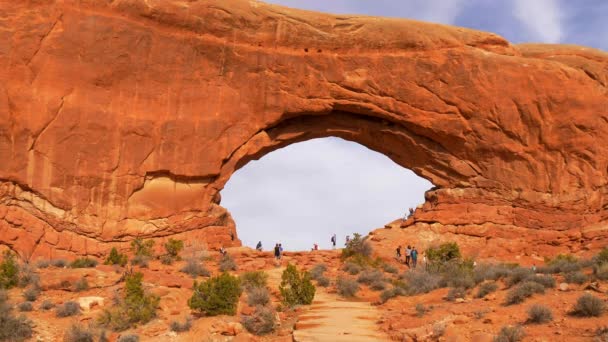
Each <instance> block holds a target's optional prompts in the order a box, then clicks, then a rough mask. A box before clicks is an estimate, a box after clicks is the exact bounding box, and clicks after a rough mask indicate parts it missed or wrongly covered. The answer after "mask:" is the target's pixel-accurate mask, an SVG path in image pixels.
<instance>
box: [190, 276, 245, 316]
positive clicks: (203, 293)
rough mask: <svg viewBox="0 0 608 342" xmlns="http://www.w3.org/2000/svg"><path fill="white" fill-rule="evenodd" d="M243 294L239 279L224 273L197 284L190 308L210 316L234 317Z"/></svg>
mask: <svg viewBox="0 0 608 342" xmlns="http://www.w3.org/2000/svg"><path fill="white" fill-rule="evenodd" d="M241 292H242V290H241V282H240V280H239V278H237V277H234V276H232V275H230V274H228V273H225V272H224V273H222V274H221V275H219V276H217V277H212V278H210V279H209V280H207V281H203V282H202V283H200V284H197V283H196V282H195V283H194V293H193V294H192V297H190V299H189V300H188V306H189V307H190V308H191V309H192V310H197V311H200V312H202V313H205V314H206V315H208V316H217V315H234V314H235V313H236V306H237V303H238V301H239V297H240V296H241Z"/></svg>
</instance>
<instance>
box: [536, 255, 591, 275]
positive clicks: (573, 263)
mask: <svg viewBox="0 0 608 342" xmlns="http://www.w3.org/2000/svg"><path fill="white" fill-rule="evenodd" d="M545 263H546V265H545V266H543V267H539V268H538V272H540V273H551V274H556V273H567V272H574V271H578V270H580V269H581V268H582V265H581V263H580V262H579V261H578V260H577V259H576V258H575V257H574V256H573V255H570V254H560V255H558V256H557V257H555V258H554V259H549V260H545Z"/></svg>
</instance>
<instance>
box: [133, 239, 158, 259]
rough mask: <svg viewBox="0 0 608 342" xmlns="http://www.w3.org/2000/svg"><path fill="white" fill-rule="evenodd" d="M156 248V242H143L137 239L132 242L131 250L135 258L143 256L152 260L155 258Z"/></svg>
mask: <svg viewBox="0 0 608 342" xmlns="http://www.w3.org/2000/svg"><path fill="white" fill-rule="evenodd" d="M152 247H154V240H145V241H144V240H142V239H140V238H137V239H135V240H133V241H131V250H132V251H133V254H134V255H135V256H143V257H148V258H151V257H153V256H154V251H153V250H152Z"/></svg>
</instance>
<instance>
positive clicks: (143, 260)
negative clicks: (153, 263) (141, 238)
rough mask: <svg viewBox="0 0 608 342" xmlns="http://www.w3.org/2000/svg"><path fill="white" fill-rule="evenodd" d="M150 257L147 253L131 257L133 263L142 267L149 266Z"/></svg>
mask: <svg viewBox="0 0 608 342" xmlns="http://www.w3.org/2000/svg"><path fill="white" fill-rule="evenodd" d="M149 262H150V257H147V256H145V255H136V256H134V257H133V258H132V259H131V265H134V266H139V267H141V268H148V264H149Z"/></svg>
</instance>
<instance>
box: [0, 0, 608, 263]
mask: <svg viewBox="0 0 608 342" xmlns="http://www.w3.org/2000/svg"><path fill="white" fill-rule="evenodd" d="M607 84H608V55H607V54H606V53H604V52H601V51H598V50H593V49H589V48H584V47H578V46H561V45H555V46H554V45H511V44H510V43H509V42H507V41H506V40H504V39H503V38H501V37H499V36H497V35H495V34H491V33H485V32H478V31H473V30H468V29H463V28H457V27H449V26H442V25H435V24H429V23H422V22H415V21H409V20H397V19H383V18H372V17H357V16H331V15H325V14H320V13H313V12H306V11H299V10H292V9H288V8H284V7H279V6H273V5H267V4H264V3H262V2H256V1H245V0H201V1H177V0H171V1H167V0H165V1H155V0H147V1H146V0H115V1H98V0H43V1H0V160H1V161H2V162H1V163H0V180H1V184H0V244H2V245H5V246H8V247H9V248H12V249H15V250H18V251H19V252H20V253H21V254H22V255H25V256H28V257H29V256H45V257H54V256H58V255H76V254H80V255H81V254H92V255H100V254H102V253H104V252H105V251H106V250H107V249H108V248H110V247H111V246H112V245H121V244H122V245H126V244H127V243H128V241H130V240H131V239H133V238H134V237H138V236H139V237H157V238H164V237H169V236H180V237H182V238H184V239H186V240H188V242H190V243H194V242H196V243H199V242H200V243H207V244H208V245H209V246H210V247H212V248H213V247H218V246H219V245H222V244H223V245H238V244H239V243H240V242H239V240H238V238H236V237H235V236H234V222H233V221H232V219H231V217H230V215H229V213H228V212H227V211H226V210H225V209H224V208H222V207H221V206H220V205H219V202H220V197H219V191H220V190H221V189H222V187H223V186H224V184H225V183H226V181H227V180H228V179H229V177H230V175H231V174H232V173H233V172H234V171H235V170H236V169H238V168H239V167H242V166H243V165H244V164H246V163H247V162H248V161H249V160H251V159H255V158H259V157H261V156H263V155H264V154H265V153H268V152H270V151H272V150H274V149H277V148H280V147H283V146H286V145H288V144H291V143H294V142H298V141H303V140H307V139H311V138H315V137H325V136H337V137H341V138H344V139H348V140H351V141H355V142H359V143H361V144H363V145H365V146H367V147H369V148H371V149H374V150H376V151H379V152H381V153H384V154H386V155H387V156H388V157H390V158H391V159H392V160H394V161H395V162H396V163H398V164H400V165H402V166H403V167H406V168H409V169H411V170H413V171H414V172H416V173H417V174H418V175H420V176H421V177H424V178H426V179H428V180H430V181H431V182H432V183H433V184H435V185H436V188H435V189H434V190H432V191H430V192H429V193H427V202H426V203H425V204H424V206H423V207H422V208H421V210H418V211H417V212H416V215H415V216H414V218H413V219H412V221H411V222H410V223H409V224H425V225H432V226H433V227H435V228H434V229H439V230H441V229H442V228H441V227H446V228H445V229H446V230H450V231H454V230H455V229H458V227H466V228H465V229H464V230H466V231H470V232H472V233H471V234H477V235H479V234H482V236H483V232H484V231H485V232H488V231H495V230H488V229H486V228H487V227H488V226H491V227H493V229H498V230H505V231H509V230H510V229H514V228H513V227H515V228H516V229H524V230H525V231H535V230H536V231H558V232H562V233H564V232H566V233H567V234H569V235H568V236H576V237H580V241H578V242H581V243H585V244H601V243H606V241H607V237H606V236H607V232H608V229H607V226H606V223H605V222H606V215H607V212H606V210H605V206H606V204H607V201H606V183H607V181H608V178H607V169H608V144H606V141H607V140H608V138H607V137H608V134H607V133H608V97H607V92H606V91H607V88H606V87H607ZM454 227H456V228H454ZM583 231H585V232H588V233H586V235H585V234H582V233H581V232H583ZM590 232H591V233H590ZM566 233H564V234H566ZM508 235H509V234H505V236H508ZM485 237H486V238H487V239H490V238H492V236H490V235H487V236H485ZM547 243H549V242H547Z"/></svg>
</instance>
